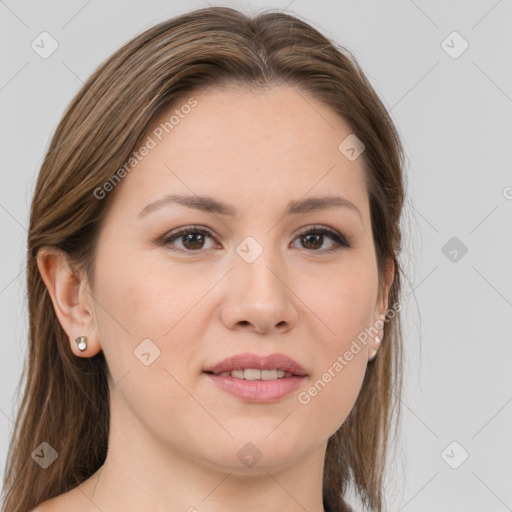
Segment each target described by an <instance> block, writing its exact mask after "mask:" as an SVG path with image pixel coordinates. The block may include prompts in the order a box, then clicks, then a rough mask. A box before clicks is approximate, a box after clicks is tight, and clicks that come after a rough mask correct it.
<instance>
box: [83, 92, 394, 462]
mask: <svg viewBox="0 0 512 512" xmlns="http://www.w3.org/2000/svg"><path fill="white" fill-rule="evenodd" d="M191 98H193V99H191ZM186 105H188V107H187V106H186ZM176 110H177V111H178V112H176ZM173 114H174V118H172V120H171V121H169V120H170V118H171V115H173ZM165 122H168V124H167V125H162V124H161V123H165ZM167 132H168V133H167ZM350 133H351V131H350V129H349V127H348V126H347V124H345V123H344V122H343V121H342V120H341V119H340V118H338V116H336V115H335V114H334V113H333V112H332V111H330V110H329V109H328V108H327V107H325V106H323V105H322V104H320V103H318V102H317V101H315V100H314V99H313V98H312V97H310V96H309V95H307V94H305V93H303V92H301V93H300V94H299V93H298V91H296V90H294V89H293V88H290V87H285V86H282V87H276V88H274V89H272V90H270V91H266V92H265V91H258V92H254V91H249V90H241V89H235V88H233V89H229V90H223V91H219V90H210V91H209V92H206V91H203V92H199V93H196V94H193V95H191V96H190V97H185V98H184V99H183V101H181V102H178V104H176V105H175V106H173V109H172V111H168V112H166V113H165V114H164V115H162V116H161V119H159V120H158V121H157V122H156V123H155V124H154V126H153V127H152V128H151V130H150V132H148V136H149V137H150V138H151V140H150V139H147V138H145V139H144V143H145V146H146V150H143V149H141V151H139V153H138V155H135V156H134V158H136V159H137V164H136V165H135V167H133V168H132V170H131V171H130V172H129V173H128V174H127V175H126V177H124V178H123V179H122V181H121V183H119V184H118V185H117V186H116V189H115V193H114V197H113V198H112V199H113V202H112V204H111V208H110V209H109V211H108V214H107V216H106V218H105V222H104V225H103V228H102V231H101V233H100V236H99V240H98V252H97V258H96V261H95V281H94V283H93V294H94V299H95V300H94V321H95V332H96V334H95V335H96V336H97V339H98V340H99V342H100V343H101V348H102V350H103V351H104V354H105V357H106V359H107V362H108V366H109V370H110V373H111V377H112V381H113V382H112V386H113V385H114V384H115V387H114V390H113V392H112V403H111V407H112V415H113V419H114V423H115V425H122V427H119V428H123V429H124V430H125V432H127V433H129V434H130V437H132V438H137V439H144V440H146V441H147V442H148V443H152V446H154V447H155V446H158V447H159V449H165V450H170V451H171V452H174V453H176V454H180V455H182V456H185V457H187V458H192V459H195V460H201V462H202V463H205V464H208V465H209V466H211V467H215V468H222V469H226V468H228V469H229V470H230V471H232V470H235V471H238V472H244V471H253V472H254V471H258V470H260V468H261V469H262V470H268V469H269V468H271V467H272V468H278V467H285V466H286V465H288V464H290V463H292V462H293V461H297V460H299V459H301V458H304V457H305V456H306V455H308V454H310V453H311V452H312V451H313V450H315V449H316V450H318V449H324V448H325V446H326V442H327V439H328V438H329V436H331V435H332V434H333V433H334V432H335V431H336V430H337V429H338V428H339V427H340V426H341V424H342V423H343V422H344V420H345V419H346V417H347V415H348V414H349V412H350V410H351V408H352V407H353V405H354V403H355V400H356V398H357V395H358V393H359V390H360V388H361V385H362V381H363V377H364V375H365V371H366V366H367V362H368V357H369V354H371V352H372V350H373V348H374V347H375V345H374V344H373V338H369V339H368V344H364V343H361V342H357V337H358V335H360V334H361V333H363V332H365V330H368V329H369V328H370V327H371V326H372V325H374V324H375V321H376V320H378V319H379V315H380V314H382V313H384V312H385V309H386V307H387V303H386V302H385V300H384V299H383V300H381V299H380V297H381V295H379V289H378V275H377V265H376V259H375V252H374V245H373V240H372V233H371V224H370V216H369V203H368V196H367V192H366V189H365V185H364V175H363V162H362V158H356V159H355V160H354V159H353V158H351V159H349V158H347V157H346V156H345V154H347V153H343V152H342V151H341V150H340V149H339V148H338V146H339V145H340V143H341V142H342V141H344V139H345V138H346V137H347V136H349V135H350ZM349 141H350V139H349ZM343 147H344V148H345V146H343ZM344 151H346V148H345V150H344ZM348 154H351V153H348ZM171 195H172V196H179V197H181V198H182V199H180V200H179V201H178V200H177V201H174V202H173V201H171V199H170V196H171ZM184 197H186V198H187V199H186V201H185V199H183V198H184ZM203 198H208V201H206V200H203ZM313 198H324V199H325V198H331V200H332V199H333V198H342V199H343V200H338V204H335V201H332V202H331V203H329V204H327V206H326V205H322V204H321V202H320V201H317V202H315V201H312V199H313ZM347 201H349V202H350V203H351V204H352V206H347V204H350V203H347ZM185 202H187V203H189V204H188V206H187V205H185V204H184V203H185ZM194 205H195V206H194ZM315 205H316V206H317V207H315ZM199 206H200V207H199ZM290 209H291V212H288V210H290ZM184 228H187V229H188V230H190V232H189V234H188V235H184V234H183V233H181V234H179V235H177V236H174V235H176V232H177V231H178V230H179V229H184ZM315 229H316V232H315ZM311 231H313V233H312V234H309V235H307V233H308V232H311ZM325 231H329V232H332V233H333V235H331V234H329V233H326V232H325ZM344 240H346V242H348V243H349V246H345V245H344V244H343V241H344ZM384 295H385V294H384ZM384 295H383V296H384ZM379 334H380V335H382V333H379ZM354 340H356V342H357V343H358V345H356V346H359V350H357V349H354ZM351 347H352V349H351ZM347 351H351V354H352V357H345V354H346V353H347ZM247 353H250V354H255V355H256V356H261V357H265V356H268V355H272V354H284V355H285V356H288V357H289V358H292V359H293V360H295V361H296V362H297V363H298V364H299V365H300V366H301V367H302V368H303V370H304V372H305V374H306V375H305V376H302V377H298V376H295V377H292V378H290V377H287V378H284V379H283V380H282V381H281V380H278V379H277V378H276V377H277V375H276V374H274V373H273V372H264V373H263V374H261V376H260V375H259V374H257V372H256V373H255V372H246V373H245V374H244V375H245V376H248V377H250V376H251V375H253V374H254V376H255V377H257V378H261V377H264V379H270V380H268V381H267V380H265V381H262V380H259V381H258V382H254V381H246V380H244V381H242V380H241V379H240V378H239V377H240V374H237V375H238V377H233V376H225V377H219V376H217V377H211V375H209V374H207V373H205V370H206V369H208V368H211V367H212V366H214V365H216V364H217V363H219V362H221V361H223V360H224V359H226V358H230V357H232V356H236V355H238V354H247ZM341 361H343V362H341ZM337 362H338V364H336V363H337ZM244 364H245V365H247V366H245V367H247V368H254V367H255V366H256V368H257V364H258V361H256V362H253V363H244ZM271 364H274V367H276V368H278V365H279V366H280V365H282V364H283V363H282V361H281V362H275V363H271ZM340 366H341V369H340ZM235 367H236V364H235V365H233V368H235ZM326 372H327V373H329V375H330V379H329V378H328V377H329V375H328V376H327V377H326ZM279 375H281V374H279ZM319 380H320V384H319V383H318V381H319ZM315 383H316V392H315V390H314V389H313V391H311V388H312V387H314V386H315ZM233 386H235V387H236V389H238V390H239V392H238V394H233V393H232V392H230V391H228V390H226V388H230V389H232V388H233ZM258 390H259V391H258ZM258 393H260V394H258ZM262 394H263V395H262ZM265 397H266V398H265ZM146 441H142V442H146ZM247 443H252V444H247ZM247 455H248V456H249V459H250V458H251V457H252V458H253V459H252V460H256V459H258V458H260V457H261V458H260V459H259V461H257V464H256V465H255V466H254V469H251V468H252V466H251V463H250V462H247V461H248V460H249V459H248V458H247Z"/></svg>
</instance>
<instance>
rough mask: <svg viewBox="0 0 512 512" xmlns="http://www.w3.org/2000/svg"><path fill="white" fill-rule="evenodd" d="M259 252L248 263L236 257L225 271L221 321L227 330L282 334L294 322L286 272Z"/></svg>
mask: <svg viewBox="0 0 512 512" xmlns="http://www.w3.org/2000/svg"><path fill="white" fill-rule="evenodd" d="M268 253H270V251H263V253H262V254H261V255H260V256H259V257H258V258H257V259H256V261H254V262H252V263H247V262H246V261H244V260H243V259H239V260H238V261H236V263H235V268H233V270H232V271H231V272H230V273H229V274H228V278H229V282H228V287H227V293H226V297H225V301H224V306H223V308H222V313H221V316H222V321H223V323H224V324H225V325H226V327H227V328H229V329H234V330H246V331H250V332H255V333H258V334H265V333H269V334H271V333H273V332H274V333H275V334H278V333H279V334H282V333H284V332H287V331H289V330H290V329H292V328H293V327H294V326H295V325H296V323H297V318H298V315H297V310H296V308H295V306H294V298H295V296H294V294H293V291H292V288H291V285H290V283H289V282H288V279H289V276H288V274H287V272H286V271H285V270H284V269H283V268H282V266H279V265H277V264H276V259H275V258H271V257H270V254H268Z"/></svg>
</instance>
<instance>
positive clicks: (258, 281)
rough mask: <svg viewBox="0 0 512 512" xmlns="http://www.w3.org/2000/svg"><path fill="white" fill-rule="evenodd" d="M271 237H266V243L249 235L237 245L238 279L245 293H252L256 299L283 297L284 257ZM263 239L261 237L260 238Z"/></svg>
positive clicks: (270, 299) (267, 299) (268, 299)
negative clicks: (281, 274) (280, 275)
mask: <svg viewBox="0 0 512 512" xmlns="http://www.w3.org/2000/svg"><path fill="white" fill-rule="evenodd" d="M270 239H271V237H270V236H269V237H266V238H265V242H264V245H263V243H261V242H258V241H257V240H256V239H255V238H254V237H247V238H246V239H245V240H244V241H243V242H242V243H240V244H239V246H238V247H237V255H238V259H239V261H237V264H236V274H237V280H238V281H239V283H240V285H241V286H242V289H243V290H244V295H245V296H247V295H252V296H253V298H254V299H257V298H260V299H261V300H264V301H276V300H277V299H278V298H281V299H282V298H283V294H284V290H283V289H282V288H283V286H284V285H283V283H282V280H283V277H284V276H283V277H281V278H280V279H279V278H278V276H279V274H280V273H282V268H283V265H282V257H281V255H279V253H278V248H276V247H273V246H272V244H271V243H270ZM260 240H261V238H260Z"/></svg>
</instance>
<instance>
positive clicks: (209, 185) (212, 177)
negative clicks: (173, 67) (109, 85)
mask: <svg viewBox="0 0 512 512" xmlns="http://www.w3.org/2000/svg"><path fill="white" fill-rule="evenodd" d="M350 133H351V129H350V127H349V126H348V124H347V123H346V122H345V121H344V120H343V119H342V118H341V117H340V116H338V115H337V114H336V113H335V112H333V111H332V110H331V109H329V108H328V107H327V106H325V105H324V104H322V103H320V102H318V101H317V100H315V99H314V98H313V97H311V96H310V95H308V94H307V93H305V92H303V91H298V90H297V89H295V88H293V87H290V86H276V87H273V88H271V89H265V90H263V89H262V90H259V89H256V90H254V89H243V88H240V87H230V88H227V89H210V90H202V91H197V92H194V93H191V94H189V95H183V96H182V97H181V98H179V99H178V100H176V101H175V102H174V104H173V105H172V107H170V108H168V109H167V110H166V111H165V112H163V113H162V114H161V115H160V116H159V118H158V119H157V120H156V121H155V122H154V123H153V125H152V126H151V127H150V129H149V130H148V132H147V134H146V136H145V138H144V139H143V144H142V146H141V147H144V145H146V146H148V147H149V146H151V149H150V150H149V151H146V152H145V156H143V157H142V158H141V157H140V156H139V158H140V162H138V163H137V165H136V167H134V170H133V171H131V172H130V173H129V175H128V176H127V177H126V178H125V179H124V180H123V183H122V184H121V185H122V186H121V187H120V188H122V189H124V190H123V191H121V190H118V193H120V194H121V195H122V196H123V202H125V204H126V202H128V203H133V204H137V206H140V207H143V206H144V203H147V202H148V201H151V200H155V199H158V197H159V196H162V195H164V194H166V193H170V192H180V193H187V194H198V195H212V196H216V197H219V198H223V199H225V200H226V201H228V202H231V203H233V202H235V201H237V202H238V203H239V204H242V205H243V204H249V203H252V202H254V201H257V202H260V203H261V204H263V202H264V201H266V200H269V201H270V200H273V201H277V202H279V201H280V200H281V202H286V203H288V202H289V199H290V198H293V199H299V198H301V197H304V196H305V195H307V194H308V192H309V191H313V189H314V192H315V193H320V194H321V193H326V192H332V191H333V189H336V192H339V193H344V195H346V196H350V197H349V199H350V200H351V201H353V202H356V203H357V202H358V201H359V203H360V204H361V203H362V202H364V201H365V199H366V190H365V186H364V175H363V162H362V160H363V159H362V158H358V159H356V160H355V161H349V160H348V159H347V158H346V157H345V156H344V155H343V154H342V153H341V152H340V150H339V148H338V146H339V145H340V143H341V142H342V141H343V140H344V139H345V138H346V137H347V136H348V135H350ZM280 198H282V199H280ZM279 204H280V203H279Z"/></svg>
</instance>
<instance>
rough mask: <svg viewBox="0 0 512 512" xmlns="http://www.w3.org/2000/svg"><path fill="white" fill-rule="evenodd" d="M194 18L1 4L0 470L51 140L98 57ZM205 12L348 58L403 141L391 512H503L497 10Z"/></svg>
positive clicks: (112, 7) (504, 70) (507, 199)
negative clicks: (285, 20)
mask: <svg viewBox="0 0 512 512" xmlns="http://www.w3.org/2000/svg"><path fill="white" fill-rule="evenodd" d="M207 5H208V3H207V2H205V1H189V2H185V1H163V0H162V1H160V0H145V1H143V2H135V1H122V2H121V1H111V2H108V3H107V2H100V1H99V0H89V1H86V0H82V1H77V0H73V1H69V0H66V1H64V0H61V1H57V0H52V1H49V0H48V1H42V2H37V3H36V2H29V1H15V0H5V1H0V27H1V36H0V37H1V48H2V65H1V68H0V108H1V115H0V126H1V130H2V133H1V137H0V147H1V150H0V169H1V176H0V180H1V186H0V226H1V244H2V245H1V248H2V252H1V264H0V308H1V323H0V325H1V329H2V332H1V340H2V341H1V343H2V351H1V362H0V364H1V370H0V371H1V383H0V412H1V414H0V459H1V462H2V466H3V464H4V461H5V456H6V454H7V446H8V441H9V437H10V434H11V432H12V428H13V418H14V414H15V410H16V404H15V402H14V397H15V391H16V387H17V385H18V381H19V376H20V374H21V370H22V367H23V361H24V356H25V349H26V333H27V313H26V306H25V297H26V290H25V278H26V274H25V270H24V264H25V244H26V234H27V233H26V228H27V224H28V215H29V205H30V199H31V194H32V192H33V188H34V184H35V178H36V176H37V173H38V170H39V167H40V165H41V163H42V160H43V156H44V153H45V150H46V148H47V145H48V143H49V139H50V137H51V135H52V133H53V131H54V130H55V128H56V125H57V123H58V121H59V119H60V116H61V115H62V113H63V111H64V109H65V107H66V106H67V104H68V102H69V101H70V100H71V98H72V97H73V96H74V94H75V93H76V92H77V90H78V89H79V87H80V86H81V84H82V81H84V80H85V79H86V78H87V77H88V76H89V75H90V73H91V72H92V71H93V70H94V69H95V68H96V67H97V66H98V65H99V64H100V63H101V62H102V61H103V60H104V59H105V58H106V57H107V56H109V55H110V54H111V53H112V52H114V51H115V50H116V49H117V48H119V47H120V46H121V45H122V44H123V43H125V42H126V41H127V40H129V39H131V38H132V37H133V36H135V35H136V34H138V33H140V32H141V31H143V30H144V29H146V28H148V27H149V26H151V25H153V24H155V23H158V22H160V21H163V20H165V19H168V18H171V17H173V16H176V15H178V14H181V13H183V12H185V11H188V10H192V9H193V8H196V7H206V6H207ZM211 5H226V6H231V7H237V8H240V9H241V10H243V11H245V12H247V13H251V12H252V13H256V12H258V11H260V10H262V9H265V8H278V9H284V10H285V11H286V12H289V13H292V14H296V15H298V16H299V17H302V18H303V19H305V20H307V21H309V22H310V23H311V24H312V25H313V26H315V27H316V28H317V29H319V30H320V31H322V32H323V33H324V34H325V35H327V36H328V37H330V38H332V39H334V40H335V41H336V42H337V43H340V44H342V45H345V46H346V47H348V48H349V49H350V50H351V51H352V52H353V53H354V55H355V56H356V58H357V59H358V61H359V63H360V64H361V66H362V68H363V70H364V71H365V73H366V74H367V76H368V78H369V79H370V81H371V83H372V85H373V86H374V87H375V89H376V90H377V92H378V94H379V95H380V97H381V98H382V100H383V102H384V104H385V105H386V106H387V108H388V109H389V111H390V112H391V115H392V117H393V120H394V121H395V123H396V125H397V127H398V130H399V132H400V135H401V136H402V139H403V141H404V146H405V150H406V154H407V168H406V173H407V182H408V198H407V204H406V208H405V212H404V225H403V226H404V230H405V234H404V236H405V243H404V253H403V255H402V262H403V266H404V269H405V271H406V273H407V280H406V282H404V287H403V301H402V311H403V317H404V326H405V329H404V335H405V337H404V341H405V346H406V353H405V356H406V368H405V370H406V371H405V393H404V396H403V403H402V407H403V421H402V429H401V437H400V442H399V443H398V444H396V448H397V450H396V456H395V461H394V462H393V464H391V466H390V469H391V471H390V473H389V477H388V482H387V484H386V496H387V499H388V501H389V503H390V507H389V510H392V511H397V512H398V511H404V512H410V511H411V512H412V511H435V512H442V511H451V512H462V511H464V512H477V511H478V512H481V511H486V512H490V511H496V512H501V511H505V510H510V509H511V508H512V485H511V482H512V435H511V433H512V428H511V427H512V377H511V376H512V372H511V370H510V366H511V364H512V343H511V335H510V332H511V330H510V329H509V321H510V320H511V318H512V270H511V262H512V171H511V169H512V167H511V164H512V139H511V135H512V68H511V59H510V56H511V55H512V36H511V34H512V2H511V1H510V0H502V1H495V0H489V1H487V0H485V1H483V0H482V1H467V0H464V1H462V0H461V1H449V2H446V1H430V2H426V1H420V0H416V1H415V2H413V1H412V0H396V1H386V2H383V1H359V2H358V1H336V2H335V1H326V0H315V1H309V2H306V1H301V0H292V1H291V2H290V1H289V0H287V1H281V0H276V1H275V2H272V3H267V2H260V1H257V2H256V1H255V2H242V1H231V2H225V3H222V4H221V3H218V2H211ZM42 32H48V33H49V34H50V35H51V37H52V38H53V39H54V40H55V41H56V42H57V44H58V47H57V49H56V50H55V51H54V53H52V54H51V55H50V56H48V57H47V58H42V57H41V55H40V54H39V53H37V52H36V51H34V49H33V48H32V46H31V44H32V42H33V41H36V42H37V40H38V39H37V38H38V37H40V34H41V33H42ZM44 37H47V36H44ZM46 47H47V48H49V46H46ZM2 471H3V467H2Z"/></svg>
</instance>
